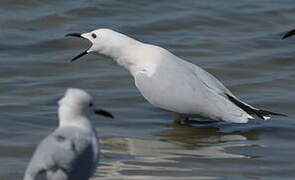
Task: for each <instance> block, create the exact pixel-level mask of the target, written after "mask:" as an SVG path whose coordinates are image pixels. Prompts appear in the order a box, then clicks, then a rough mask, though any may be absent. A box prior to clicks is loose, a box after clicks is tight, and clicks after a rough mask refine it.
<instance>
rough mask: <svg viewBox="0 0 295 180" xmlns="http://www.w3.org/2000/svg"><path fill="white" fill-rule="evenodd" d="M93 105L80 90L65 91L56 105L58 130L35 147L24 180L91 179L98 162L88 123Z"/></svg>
mask: <svg viewBox="0 0 295 180" xmlns="http://www.w3.org/2000/svg"><path fill="white" fill-rule="evenodd" d="M92 101H93V100H92V98H91V96H90V95H89V94H87V93H86V92H85V91H83V90H80V89H73V88H71V89H68V90H67V92H66V94H65V96H64V97H63V98H62V99H61V100H60V101H59V103H58V104H59V109H58V117H59V127H58V128H57V129H56V130H55V131H54V132H53V133H52V134H50V135H49V136H47V137H46V138H45V139H44V140H43V141H42V142H41V143H40V145H39V146H38V147H37V149H36V151H35V153H34V155H33V157H32V159H31V161H30V163H29V165H28V167H27V170H26V172H25V175H24V180H87V179H89V178H90V177H91V175H92V173H93V171H94V169H95V167H96V164H97V162H98V158H99V157H98V153H99V144H98V137H97V133H96V131H95V128H94V127H93V125H92V123H91V121H90V119H89V116H90V114H91V112H92V111H93V107H92V103H93V102H92ZM95 111H96V112H97V113H98V114H102V115H106V113H107V112H106V111H103V110H95Z"/></svg>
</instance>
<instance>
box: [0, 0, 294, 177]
mask: <svg viewBox="0 0 295 180" xmlns="http://www.w3.org/2000/svg"><path fill="white" fill-rule="evenodd" d="M101 27H108V28H112V29H115V30H117V31H120V32H123V33H125V34H128V35H130V36H132V37H134V38H137V39H139V40H141V41H144V42H149V43H152V44H157V45H160V46H162V47H165V48H167V49H168V50H170V51H172V52H173V53H174V54H176V55H178V56H180V57H182V58H184V59H186V60H188V61H191V62H193V63H195V64H198V65H200V66H201V67H203V68H205V69H206V70H208V71H209V72H211V73H212V74H214V75H215V76H217V77H218V79H220V80H221V81H222V82H223V83H224V84H226V85H227V86H228V87H229V88H230V89H231V90H232V91H233V92H234V93H235V94H236V95H237V96H239V97H240V98H241V99H243V100H245V101H247V102H248V103H250V104H252V105H254V106H257V107H260V108H265V109H269V110H273V111H277V112H282V113H286V114H288V115H289V118H283V117H275V118H273V119H272V120H269V121H259V120H257V121H251V122H250V123H248V124H243V125H239V124H238V125H235V124H224V123H215V124H210V125H204V124H192V125H176V124H173V121H172V119H171V116H170V114H169V113H168V112H166V111H163V110H160V109H157V108H155V107H152V106H151V105H150V104H148V103H147V102H146V101H145V100H144V99H143V97H142V96H141V95H140V94H139V92H138V91H137V90H136V88H135V86H134V83H133V80H132V78H131V76H130V75H129V74H128V72H127V71H125V70H124V69H123V68H121V67H119V66H118V65H116V64H115V63H114V62H113V61H111V60H109V59H108V58H105V57H101V56H95V55H88V56H85V57H83V59H80V60H79V61H77V62H75V63H70V62H69V61H70V59H71V58H72V57H74V56H75V55H77V54H78V53H80V52H81V51H82V50H84V49H86V48H87V46H88V45H89V44H88V43H87V42H85V41H83V42H82V41H80V40H77V39H74V38H65V37H64V35H65V34H67V33H70V32H86V31H90V30H93V29H96V28H101ZM292 28H295V5H294V1H293V0H288V1H287V0H282V1H276V0H261V1H254V0H246V1H234V0H228V1H213V0H209V1H193V0H187V1H181V2H180V1H155V0H153V1H152V0H147V1H130V0H127V1H117V0H104V1H103V0H102V1H86V0H77V1H57V0H44V1H37V0H26V1H16V0H2V1H1V2H0V32H1V36H0V67H1V68H0V83H1V86H0V107H1V112H0V123H1V126H0V164H1V167H0V180H11V179H21V177H22V175H23V172H24V170H25V168H26V166H27V164H28V162H29V160H30V158H31V155H32V152H33V151H34V149H35V148H36V145H37V144H38V143H39V142H40V141H41V140H42V139H43V138H44V137H45V136H46V135H47V134H49V133H50V132H51V131H52V130H53V129H54V128H55V127H56V126H57V119H56V108H57V106H56V101H57V100H58V98H59V97H61V96H62V94H63V93H64V91H65V89H66V88H68V87H77V88H83V89H85V90H87V91H89V92H91V93H92V94H93V95H95V96H96V97H97V102H96V103H97V104H98V105H100V106H102V107H104V108H105V109H108V110H110V111H111V112H113V114H114V115H115V116H116V118H115V119H114V120H109V119H104V118H97V119H96V121H95V123H96V126H97V129H98V130H99V134H100V136H101V137H102V140H101V143H102V144H103V145H102V156H101V161H100V166H99V167H98V168H97V172H96V174H95V177H94V179H103V180H119V179H127V180H132V179H136V180H138V179H142V180H147V179H159V180H173V179H175V180H176V179H177V180H178V179H183V180H191V179H294V176H295V143H294V138H295V133H294V132H295V123H294V118H293V117H294V115H295V111H294V107H295V102H294V99H295V97H294V90H295V86H294V80H293V79H294V77H295V73H294V69H295V61H294V58H295V51H294V47H295V38H290V39H287V40H284V41H282V40H281V39H280V38H281V37H282V35H283V33H284V32H286V31H288V30H290V29H292Z"/></svg>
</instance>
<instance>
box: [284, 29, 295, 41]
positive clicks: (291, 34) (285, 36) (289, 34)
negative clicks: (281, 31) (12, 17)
mask: <svg viewBox="0 0 295 180" xmlns="http://www.w3.org/2000/svg"><path fill="white" fill-rule="evenodd" d="M293 35H295V29H293V30H291V31H289V32H287V33H286V34H285V35H284V36H283V37H282V39H286V38H287V37H290V36H293Z"/></svg>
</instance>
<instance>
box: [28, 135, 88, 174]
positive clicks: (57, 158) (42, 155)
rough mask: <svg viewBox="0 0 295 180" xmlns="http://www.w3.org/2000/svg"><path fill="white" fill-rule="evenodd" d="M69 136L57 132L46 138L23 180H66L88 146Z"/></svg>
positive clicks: (81, 140) (36, 152)
mask: <svg viewBox="0 0 295 180" xmlns="http://www.w3.org/2000/svg"><path fill="white" fill-rule="evenodd" d="M70 134H71V132H67V131H66V132H63V131H62V130H57V131H55V132H54V133H53V134H51V135H49V136H48V137H46V138H45V139H44V140H43V141H42V142H41V144H40V145H39V146H38V148H37V150H36V151H35V153H34V155H33V157H32V160H31V162H30V163H29V166H28V168H27V170H26V172H25V177H24V180H35V179H38V178H39V177H47V178H48V177H50V178H48V179H54V180H55V179H56V180H68V179H69V176H70V174H69V173H70V172H71V171H72V170H73V168H74V167H75V166H77V161H78V160H79V155H81V153H82V151H83V150H84V149H86V148H87V146H88V145H87V144H88V143H85V142H83V138H82V139H80V142H77V140H76V139H75V138H73V137H72V136H71V135H70ZM81 145H82V146H84V147H81ZM78 146H80V147H79V148H78Z"/></svg>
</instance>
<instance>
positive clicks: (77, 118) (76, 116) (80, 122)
mask: <svg viewBox="0 0 295 180" xmlns="http://www.w3.org/2000/svg"><path fill="white" fill-rule="evenodd" d="M58 118H59V127H65V126H76V127H79V128H83V129H87V130H94V128H92V123H91V121H90V120H89V118H88V117H87V116H86V115H84V114H83V113H81V112H79V111H74V110H73V109H72V108H69V107H67V106H60V107H59V109H58Z"/></svg>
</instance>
